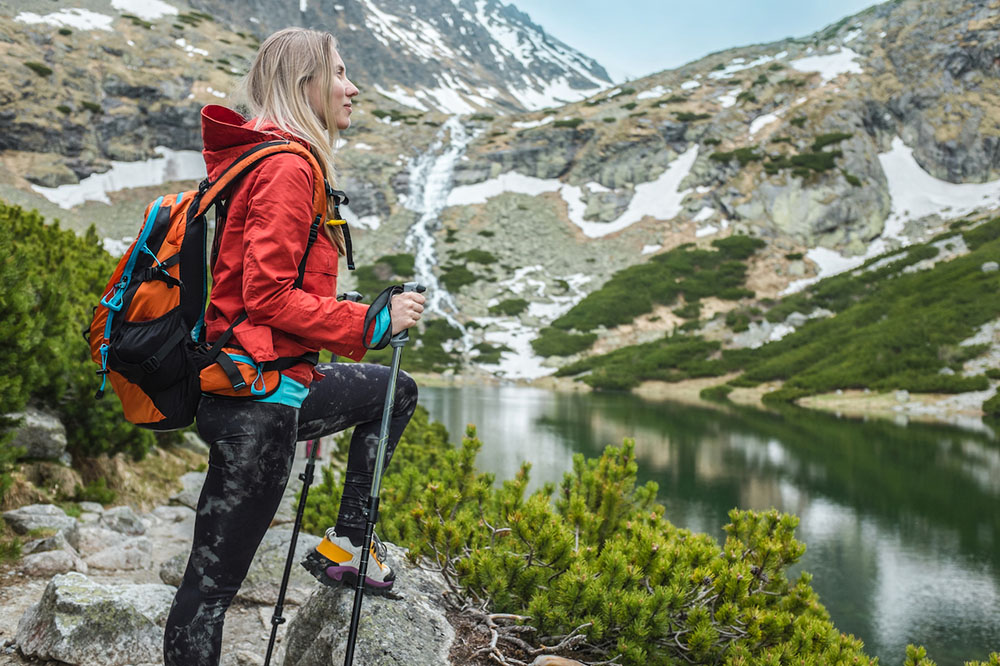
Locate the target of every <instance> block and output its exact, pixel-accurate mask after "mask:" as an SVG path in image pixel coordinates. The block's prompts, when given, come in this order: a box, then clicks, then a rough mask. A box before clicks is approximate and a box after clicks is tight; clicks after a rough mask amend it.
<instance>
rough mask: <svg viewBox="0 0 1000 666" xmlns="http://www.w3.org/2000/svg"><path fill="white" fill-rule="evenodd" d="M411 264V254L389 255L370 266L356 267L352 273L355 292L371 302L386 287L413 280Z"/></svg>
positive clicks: (412, 259)
mask: <svg viewBox="0 0 1000 666" xmlns="http://www.w3.org/2000/svg"><path fill="white" fill-rule="evenodd" d="M413 262H414V258H413V255H412V254H389V255H385V256H382V257H379V258H378V259H376V260H375V263H373V264H371V265H370V266H358V268H357V270H355V271H354V278H355V280H357V290H358V291H359V292H360V293H361V294H362V295H363V296H364V297H365V300H367V301H371V299H373V298H375V296H377V295H378V294H379V293H381V291H382V290H383V289H385V288H386V287H390V286H392V285H394V284H399V283H401V282H406V281H407V280H411V279H413V272H414V266H413Z"/></svg>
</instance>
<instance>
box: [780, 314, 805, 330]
mask: <svg viewBox="0 0 1000 666" xmlns="http://www.w3.org/2000/svg"><path fill="white" fill-rule="evenodd" d="M807 321H809V317H807V316H806V315H804V314H802V313H801V312H793V313H792V314H790V315H788V316H787V317H785V323H786V324H788V325H789V326H791V327H792V328H799V327H800V326H802V325H804V324H805V323H806V322H807Z"/></svg>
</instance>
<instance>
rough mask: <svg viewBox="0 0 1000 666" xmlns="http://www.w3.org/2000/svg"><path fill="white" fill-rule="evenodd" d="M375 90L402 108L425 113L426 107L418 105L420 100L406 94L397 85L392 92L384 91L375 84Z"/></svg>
mask: <svg viewBox="0 0 1000 666" xmlns="http://www.w3.org/2000/svg"><path fill="white" fill-rule="evenodd" d="M375 90H376V91H377V92H378V93H379V94H380V95H384V96H385V97H388V98H389V99H391V100H393V101H394V102H397V103H399V104H402V105H403V106H408V107H410V108H413V109H419V110H421V111H426V110H427V107H426V106H424V105H423V104H421V103H420V100H419V99H417V98H416V97H414V96H413V95H411V94H410V93H408V92H406V91H405V90H403V89H402V88H400V87H399V86H398V85H397V86H396V87H395V88H393V89H392V91H389V90H386V89H385V88H383V87H382V86H380V85H379V84H377V83H376V84H375Z"/></svg>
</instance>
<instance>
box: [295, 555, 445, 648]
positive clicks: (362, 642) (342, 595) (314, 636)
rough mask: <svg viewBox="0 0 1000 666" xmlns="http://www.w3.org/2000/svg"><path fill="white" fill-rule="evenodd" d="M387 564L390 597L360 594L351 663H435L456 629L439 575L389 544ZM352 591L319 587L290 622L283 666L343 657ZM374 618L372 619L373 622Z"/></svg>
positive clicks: (351, 604) (343, 588)
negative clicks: (361, 605) (390, 570)
mask: <svg viewBox="0 0 1000 666" xmlns="http://www.w3.org/2000/svg"><path fill="white" fill-rule="evenodd" d="M386 546H387V547H388V549H389V562H390V563H391V565H392V568H393V569H394V570H395V571H396V576H397V578H396V584H395V586H394V587H393V595H392V598H388V597H377V596H373V595H366V596H365V603H364V609H363V612H362V616H361V624H360V626H359V628H358V639H357V643H356V644H355V660H354V661H355V663H357V664H365V666H440V665H441V664H448V663H450V662H449V660H448V653H449V652H450V651H451V646H452V643H453V642H454V640H455V631H454V629H452V626H451V624H449V623H448V620H447V618H446V617H445V611H444V609H443V607H442V605H441V603H440V601H439V600H440V598H441V594H442V592H444V591H445V587H444V583H443V581H442V580H441V578H440V576H436V575H434V574H432V573H430V572H427V571H424V570H422V569H420V568H419V567H416V566H413V565H412V564H410V563H408V562H407V561H406V560H405V554H406V551H404V550H403V549H401V548H397V547H395V546H393V545H392V544H386ZM353 603H354V590H353V589H349V588H347V587H318V588H317V589H316V592H315V593H314V594H313V595H312V596H311V597H310V598H309V600H308V601H307V602H306V604H305V605H304V606H303V607H302V608H300V609H299V611H298V613H296V615H295V618H294V619H292V621H291V622H290V623H289V626H288V634H287V635H286V637H285V661H284V665H285V666H320V665H322V666H327V665H328V664H331V663H333V664H337V663H341V662H343V661H344V651H345V648H346V644H347V633H348V627H349V626H350V622H351V609H352V606H353ZM373 618H377V619H378V620H377V622H374V621H373Z"/></svg>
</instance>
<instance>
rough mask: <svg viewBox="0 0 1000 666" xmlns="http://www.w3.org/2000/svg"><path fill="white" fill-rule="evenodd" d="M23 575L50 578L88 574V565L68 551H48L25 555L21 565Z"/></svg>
mask: <svg viewBox="0 0 1000 666" xmlns="http://www.w3.org/2000/svg"><path fill="white" fill-rule="evenodd" d="M20 570H21V573H23V574H25V575H27V576H38V577H39V578H50V577H52V576H55V575H57V574H64V573H68V572H70V571H79V572H80V573H87V570H88V567H87V563H86V562H84V561H83V560H81V559H80V556H79V555H74V554H73V553H70V552H69V551H66V550H48V551H45V552H41V553H31V554H30V555H25V556H24V557H23V558H22V559H21V563H20Z"/></svg>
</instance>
